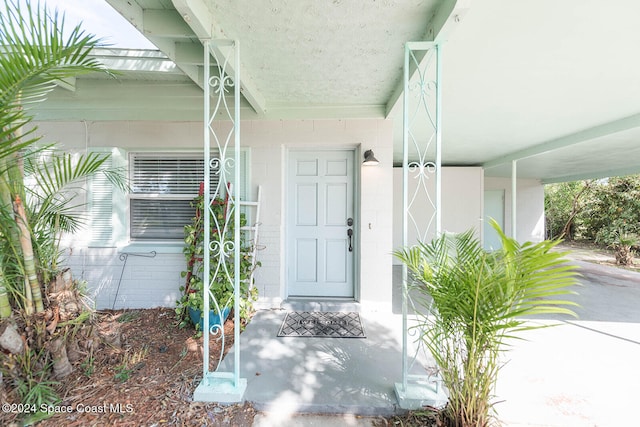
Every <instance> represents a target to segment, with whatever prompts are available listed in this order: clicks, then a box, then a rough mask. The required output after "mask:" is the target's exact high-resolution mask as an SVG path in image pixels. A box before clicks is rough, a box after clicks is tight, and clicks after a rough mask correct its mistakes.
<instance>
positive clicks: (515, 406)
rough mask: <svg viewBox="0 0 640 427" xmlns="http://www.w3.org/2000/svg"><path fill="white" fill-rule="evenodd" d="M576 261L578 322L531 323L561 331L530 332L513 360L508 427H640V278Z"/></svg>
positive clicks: (504, 378) (504, 375) (508, 375)
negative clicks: (639, 406)
mask: <svg viewBox="0 0 640 427" xmlns="http://www.w3.org/2000/svg"><path fill="white" fill-rule="evenodd" d="M572 257H574V258H580V257H579V256H576V255H573V256H572ZM575 262H576V263H577V264H578V265H579V266H580V270H579V271H580V273H581V275H582V277H581V278H580V286H578V287H577V289H576V291H577V292H578V293H579V294H578V295H576V296H575V301H576V302H578V303H579V304H580V305H581V307H579V308H578V309H576V312H577V314H578V316H579V317H578V318H577V319H572V318H566V317H562V318H560V317H556V318H545V319H535V320H532V322H535V323H538V324H558V325H559V326H556V327H553V328H544V329H538V330H533V331H529V332H527V333H525V334H524V335H523V337H524V338H525V339H526V341H520V342H516V343H514V346H513V349H512V350H511V352H510V353H509V354H508V359H509V361H508V363H507V364H506V365H505V366H504V368H503V369H502V371H501V374H500V375H501V376H500V380H499V383H498V389H497V395H498V399H497V400H498V401H500V400H504V402H502V403H500V404H498V405H497V409H498V414H499V418H500V419H501V420H502V421H503V422H504V423H505V425H507V426H510V427H513V426H518V427H520V426H554V427H555V426H558V427H560V426H562V427H567V426H571V427H578V426H589V427H593V426H598V427H601V426H623V425H624V426H626V425H637V422H638V421H637V414H636V410H635V408H636V406H637V397H638V395H640V369H638V361H639V360H640V310H638V307H640V273H636V272H631V271H627V270H623V269H619V268H615V267H609V266H603V265H599V264H595V263H592V262H588V261H585V260H579V259H578V260H576V261H575Z"/></svg>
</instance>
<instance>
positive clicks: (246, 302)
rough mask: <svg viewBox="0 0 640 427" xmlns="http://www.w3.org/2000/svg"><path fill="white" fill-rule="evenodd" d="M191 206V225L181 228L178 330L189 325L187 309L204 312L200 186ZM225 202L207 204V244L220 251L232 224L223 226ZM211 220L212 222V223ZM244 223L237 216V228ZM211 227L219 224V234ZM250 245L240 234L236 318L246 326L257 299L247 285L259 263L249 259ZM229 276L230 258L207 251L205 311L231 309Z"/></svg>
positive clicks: (229, 237)
mask: <svg viewBox="0 0 640 427" xmlns="http://www.w3.org/2000/svg"><path fill="white" fill-rule="evenodd" d="M191 206H192V207H193V208H195V210H196V213H195V216H194V217H193V219H192V222H191V224H188V225H186V226H185V228H184V230H185V238H184V243H185V245H184V248H183V253H184V256H185V260H186V263H187V268H186V270H185V271H183V272H182V277H183V278H184V279H185V284H184V285H183V286H181V287H180V290H181V292H182V296H181V298H180V300H178V302H177V307H176V314H177V316H178V318H179V320H180V321H181V326H185V325H187V324H188V323H190V319H189V309H190V308H191V309H195V310H199V312H200V313H203V311H204V292H205V289H204V288H205V287H204V282H203V276H204V274H203V273H204V262H203V258H204V212H205V211H206V209H205V207H204V196H203V188H202V185H201V187H200V194H199V195H198V196H197V197H196V198H195V199H194V200H193V201H192V203H191ZM228 212H229V209H228V200H226V199H223V198H217V199H215V200H213V201H212V203H211V215H212V217H211V218H212V219H211V227H212V233H211V241H212V242H214V246H216V247H222V242H228V241H232V240H233V235H234V231H235V229H234V222H233V221H229V223H228V224H226V226H222V224H225V222H226V221H225V219H226V216H227V215H228ZM214 217H215V221H214ZM246 223H247V220H246V216H245V215H244V213H240V226H241V227H244V226H245V225H246ZM215 224H221V227H222V228H223V230H218V229H216V228H215V227H216V225H215ZM227 249H228V248H227ZM251 249H252V246H251V242H249V241H248V238H247V236H246V234H245V233H244V232H242V231H241V232H240V256H241V259H240V301H239V302H238V303H239V307H240V318H241V319H242V322H243V324H246V322H247V321H248V319H249V318H250V316H251V314H252V312H253V303H254V302H255V301H256V300H257V298H258V289H257V288H256V287H255V286H253V283H249V282H250V280H251V277H252V273H253V271H254V269H255V268H256V267H258V266H260V263H259V262H257V263H254V260H253V259H252V256H251ZM233 274H234V258H233V255H232V254H231V255H230V256H227V255H224V254H223V253H220V252H218V251H211V259H210V278H211V279H212V280H213V281H212V284H211V293H212V294H213V298H211V299H210V300H209V307H210V309H211V310H213V311H214V312H215V313H216V314H219V313H220V312H221V311H223V310H224V309H225V308H230V309H233V305H234V292H233V291H234V290H233V281H232V280H233ZM194 326H195V327H196V330H199V329H200V323H199V322H196V323H195V325H194Z"/></svg>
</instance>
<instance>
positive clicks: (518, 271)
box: [394, 222, 576, 427]
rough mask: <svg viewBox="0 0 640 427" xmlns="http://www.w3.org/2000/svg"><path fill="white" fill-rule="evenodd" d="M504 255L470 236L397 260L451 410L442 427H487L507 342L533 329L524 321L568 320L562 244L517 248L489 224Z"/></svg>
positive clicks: (446, 239) (568, 269)
mask: <svg viewBox="0 0 640 427" xmlns="http://www.w3.org/2000/svg"><path fill="white" fill-rule="evenodd" d="M492 225H493V227H494V228H495V229H496V231H497V232H498V234H499V235H500V238H501V240H502V249H501V250H499V251H496V252H492V253H491V252H487V251H485V250H484V249H483V248H482V244H481V242H480V241H479V240H478V239H477V238H476V237H475V236H474V234H473V231H468V232H466V233H462V234H458V235H443V236H441V237H439V238H437V239H434V240H433V241H432V242H431V243H429V244H425V243H420V244H419V245H417V246H414V247H411V248H406V249H403V250H398V251H396V252H395V253H394V255H395V256H396V257H398V258H399V259H400V260H401V261H402V262H403V263H405V264H406V265H407V268H408V269H409V271H410V273H411V277H412V280H413V284H412V286H414V287H415V288H416V289H417V290H418V294H419V295H421V297H420V298H421V301H420V303H421V305H422V306H423V307H424V308H425V309H426V312H425V313H423V314H422V315H421V316H420V322H419V326H418V328H419V329H420V332H421V339H422V341H423V342H424V344H425V346H426V347H427V348H428V350H429V352H430V353H431V355H432V356H433V357H434V359H435V361H436V363H437V366H438V369H439V372H440V375H441V377H442V380H443V383H444V385H445V387H446V388H447V389H448V392H449V403H448V405H447V407H446V408H445V410H444V411H443V413H442V415H443V418H444V420H443V421H444V422H445V425H447V426H455V427H471V426H473V427H484V426H487V425H489V424H490V422H491V419H492V417H493V415H494V414H493V413H492V408H493V401H492V399H493V392H494V388H495V384H496V381H497V378H498V372H499V369H500V356H501V354H502V352H504V351H505V350H506V348H507V346H508V340H509V339H511V338H513V337H514V336H515V335H517V333H518V332H521V331H524V330H527V329H532V328H533V327H534V326H532V325H531V324H530V323H527V322H526V320H525V317H526V316H530V315H535V314H549V313H556V314H558V313H559V314H568V315H573V314H574V313H573V311H572V310H571V309H570V308H568V307H567V306H570V305H575V304H574V303H572V302H569V301H566V300H563V299H561V298H562V297H563V296H565V295H567V294H569V293H571V291H570V289H569V286H571V285H573V284H574V283H575V281H576V279H575V276H576V273H575V267H574V266H571V265H569V264H567V263H566V262H565V259H564V258H563V257H564V253H559V252H554V251H551V249H552V248H553V247H554V246H556V245H557V244H558V243H559V241H543V242H541V243H537V244H532V243H525V244H522V245H521V244H519V243H518V242H517V241H515V240H514V239H511V238H508V237H507V236H505V234H504V233H503V232H502V230H501V229H500V227H499V226H498V224H497V223H495V222H493V224H492Z"/></svg>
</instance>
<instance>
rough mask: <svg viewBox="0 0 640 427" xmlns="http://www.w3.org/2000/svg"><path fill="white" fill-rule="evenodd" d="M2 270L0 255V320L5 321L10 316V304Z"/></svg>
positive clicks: (0, 257)
mask: <svg viewBox="0 0 640 427" xmlns="http://www.w3.org/2000/svg"><path fill="white" fill-rule="evenodd" d="M3 268H4V266H3V264H2V255H0V319H6V318H8V317H10V316H11V304H9V294H8V293H7V281H6V280H5V278H4V270H3Z"/></svg>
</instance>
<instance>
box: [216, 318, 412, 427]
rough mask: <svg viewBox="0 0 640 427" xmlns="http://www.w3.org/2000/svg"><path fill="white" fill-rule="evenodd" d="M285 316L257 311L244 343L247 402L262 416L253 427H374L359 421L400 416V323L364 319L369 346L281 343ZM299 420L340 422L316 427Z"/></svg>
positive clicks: (358, 341) (343, 341) (227, 365)
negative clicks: (397, 387)
mask: <svg viewBox="0 0 640 427" xmlns="http://www.w3.org/2000/svg"><path fill="white" fill-rule="evenodd" d="M334 311H335V310H334ZM285 314H286V311H285V310H263V311H259V312H258V313H256V315H255V317H254V318H253V320H252V321H251V323H250V324H249V325H248V327H247V329H246V330H245V331H244V332H243V333H242V336H241V345H240V348H241V369H240V374H241V377H243V378H246V379H247V390H246V392H245V399H246V400H247V401H249V402H251V403H252V404H253V405H254V407H255V408H256V409H258V410H259V411H264V412H265V413H264V414H261V415H260V416H258V417H257V418H256V423H255V424H254V425H256V426H263V427H264V426H279V425H282V426H289V425H294V426H295V425H323V426H324V425H327V422H329V421H327V420H330V419H334V420H335V419H337V420H339V424H336V425H370V419H369V418H362V416H369V417H375V416H378V415H391V414H395V413H399V412H402V411H401V410H400V409H399V408H398V405H397V400H396V397H395V392H394V384H395V383H396V382H398V381H401V378H402V371H401V370H402V357H401V348H402V339H401V337H402V334H401V330H402V319H401V317H400V316H398V315H393V314H391V313H388V314H384V315H383V314H380V313H372V312H369V313H367V312H361V313H360V316H361V319H362V323H363V326H364V330H365V333H366V338H294V337H278V336H277V334H278V330H279V328H280V325H281V324H282V321H283V319H284V316H285ZM232 361H233V354H232V353H230V354H228V355H227V357H226V358H225V360H224V362H223V366H222V369H223V370H227V369H231V366H232V365H231V363H232ZM299 413H306V414H309V413H312V414H332V415H337V414H340V416H338V417H337V418H336V417H333V418H326V417H321V418H320V420H324V421H323V422H322V423H321V424H315V423H314V422H315V421H314V418H313V417H309V416H308V415H305V416H304V417H296V414H299ZM345 414H346V415H345ZM356 415H357V416H356ZM294 420H299V421H300V422H302V424H295V422H294ZM346 420H349V421H348V422H347V421H346ZM336 422H338V421H336ZM362 423H364V424H362ZM367 423H369V424H367Z"/></svg>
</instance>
